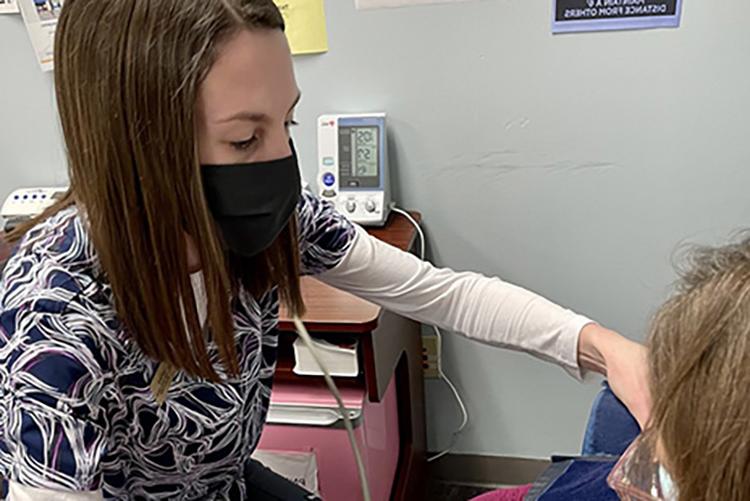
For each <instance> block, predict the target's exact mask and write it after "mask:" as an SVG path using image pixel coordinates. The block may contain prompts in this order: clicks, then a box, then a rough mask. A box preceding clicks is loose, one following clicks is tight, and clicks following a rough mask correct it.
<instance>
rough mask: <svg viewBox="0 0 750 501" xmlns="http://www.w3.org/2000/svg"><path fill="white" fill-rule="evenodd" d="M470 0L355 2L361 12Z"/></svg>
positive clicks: (364, 0) (381, 0)
mask: <svg viewBox="0 0 750 501" xmlns="http://www.w3.org/2000/svg"><path fill="white" fill-rule="evenodd" d="M467 1H469V0H354V5H355V7H356V8H357V9H359V10H368V9H392V8H396V7H410V6H412V5H427V4H433V3H456V2H467Z"/></svg>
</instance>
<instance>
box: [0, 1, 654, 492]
mask: <svg viewBox="0 0 750 501" xmlns="http://www.w3.org/2000/svg"><path fill="white" fill-rule="evenodd" d="M283 30H284V23H283V19H282V17H281V15H280V14H279V11H278V9H277V8H276V7H275V5H274V3H273V2H272V1H271V0H107V1H102V0H67V1H66V2H65V5H64V7H63V9H62V12H61V15H60V20H59V26H58V30H57V34H56V40H55V64H56V73H55V87H56V94H57V102H58V106H59V111H60V119H61V122H62V130H63V135H64V139H65V145H66V149H67V157H68V167H69V173H70V192H69V193H68V195H67V196H66V197H65V199H64V200H62V201H61V202H60V203H58V204H56V205H55V206H53V207H51V208H50V210H48V211H47V212H46V213H45V214H43V215H42V216H41V217H39V218H38V219H37V220H35V221H33V222H32V223H31V224H29V225H28V226H26V227H24V228H19V229H18V230H17V231H16V233H15V234H14V235H13V238H14V239H15V242H16V247H17V249H16V251H15V254H14V256H13V257H12V258H11V259H10V261H9V263H8V265H7V267H6V269H5V271H4V273H3V277H2V281H1V282H0V476H3V477H5V478H6V479H8V480H9V491H10V498H11V499H48V498H54V499H63V496H66V497H65V499H71V500H74V499H100V498H107V499H150V498H177V499H184V500H192V499H196V500H197V499H213V498H216V499H227V498H228V499H248V498H252V499H295V498H299V499H301V498H303V497H305V495H306V494H305V493H303V492H302V491H301V490H299V489H295V488H294V487H293V486H291V485H290V484H288V483H284V482H282V481H280V480H279V479H278V478H275V477H272V476H271V475H270V474H269V473H268V472H266V471H265V470H263V469H262V468H260V467H259V466H258V465H257V463H255V462H253V461H252V460H251V458H250V455H251V453H252V451H253V449H254V448H255V446H256V444H257V442H258V438H259V436H260V432H261V430H262V427H263V421H264V419H265V416H266V412H267V408H268V402H269V396H270V392H271V382H272V377H273V372H274V368H275V361H276V347H277V342H278V338H277V334H276V323H277V317H278V308H279V302H280V301H281V302H283V303H284V304H285V305H286V306H287V307H288V308H289V310H290V311H291V312H293V313H297V314H302V313H303V312H304V304H303V301H302V297H301V294H300V286H299V277H300V275H302V274H315V275H319V276H320V278H321V279H322V280H324V281H326V282H327V283H329V284H332V285H334V286H337V287H340V288H343V289H346V290H349V291H351V292H353V293H355V294H358V295H360V296H362V297H364V298H367V299H369V300H371V301H373V302H376V303H379V304H381V305H383V306H384V307H386V308H390V309H392V310H394V311H396V312H398V313H401V314H403V315H406V316H409V317H411V318H414V319H416V320H419V321H425V322H430V323H435V324H438V325H441V326H443V327H445V328H447V329H451V330H453V331H456V332H459V333H462V334H464V335H467V336H469V337H471V338H474V339H477V340H479V341H482V342H486V343H489V344H494V345H498V346H504V347H509V348H513V349H518V350H523V351H526V352H529V353H531V354H534V355H537V356H539V357H542V358H544V359H546V360H549V361H553V362H555V363H557V364H559V365H561V366H562V367H564V368H566V369H568V370H569V371H570V372H571V373H573V374H575V375H579V374H580V372H581V370H585V369H589V370H594V371H598V372H601V373H607V374H608V376H609V379H610V381H611V382H612V384H613V387H614V388H615V390H616V391H617V392H618V393H619V395H620V396H621V398H622V399H623V400H624V401H625V402H626V403H628V405H629V406H630V407H631V409H632V410H633V411H634V412H635V413H636V414H637V415H638V416H639V417H640V418H641V419H642V420H645V419H646V417H647V414H648V407H649V404H648V393H647V390H646V387H645V374H646V371H645V363H644V352H643V349H642V347H641V346H640V345H638V344H636V343H633V342H632V341H629V340H627V339H625V338H624V337H622V336H620V335H618V334H616V333H614V332H612V331H609V330H607V329H605V328H603V327H600V326H598V325H596V324H595V323H593V322H591V321H590V320H589V319H587V318H585V317H582V316H579V315H576V314H575V313H573V312H571V311H569V310H566V309H564V308H561V307H559V306H557V305H555V304H553V303H551V302H549V301H547V300H545V299H543V298H541V297H540V296H537V295H536V294H533V293H531V292H529V291H526V290H523V289H521V288H518V287H515V286H512V285H510V284H507V283H504V282H502V281H501V280H499V279H496V278H495V279H491V278H486V277H482V276H480V275H477V274H472V273H455V272H453V271H450V270H438V269H436V268H434V267H432V266H431V265H429V264H427V263H423V262H421V261H419V260H418V259H416V258H415V257H413V256H411V255H409V254H407V253H403V252H400V251H397V250H396V249H394V248H392V247H389V246H387V245H385V244H383V243H381V242H379V241H377V240H375V239H373V238H371V237H369V236H368V235H367V233H365V232H364V231H362V230H361V229H360V228H358V227H356V226H355V225H353V224H351V223H350V222H349V221H347V220H346V219H345V218H344V217H342V216H341V215H340V214H338V213H336V211H335V210H334V209H333V208H332V206H331V205H329V204H327V203H325V202H322V201H320V200H318V199H317V198H315V197H314V196H313V195H312V194H310V193H308V192H306V191H301V189H300V178H299V170H298V166H297V158H296V154H295V152H294V148H293V144H292V142H291V139H290V135H289V128H290V127H291V126H292V125H293V124H294V109H295V106H296V104H297V102H298V101H299V98H300V93H299V90H298V88H297V85H296V82H295V78H294V72H293V68H292V59H291V56H290V52H289V47H288V44H287V42H286V39H285V37H284V32H283ZM45 496H46V497H45Z"/></svg>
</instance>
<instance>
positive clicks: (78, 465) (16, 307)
mask: <svg viewBox="0 0 750 501" xmlns="http://www.w3.org/2000/svg"><path fill="white" fill-rule="evenodd" d="M297 211H298V217H299V227H300V239H299V240H300V248H301V255H302V268H303V272H304V273H305V274H316V273H321V272H323V271H325V270H328V269H331V268H333V267H334V266H336V264H338V263H339V262H341V261H342V260H343V258H344V256H345V255H346V253H347V252H348V249H349V248H350V247H351V243H352V241H353V239H354V235H355V229H354V227H353V226H352V225H351V224H350V223H349V222H347V220H346V219H344V218H343V216H341V215H340V214H338V213H337V212H336V211H335V210H334V209H333V207H332V206H331V205H330V204H328V203H326V202H323V201H321V200H319V199H317V198H315V197H314V196H313V195H311V194H310V193H309V192H304V193H303V195H302V198H301V200H300V204H299V206H298V209H297ZM135 265H137V263H134V266H135ZM278 312H279V301H278V295H277V293H276V291H272V292H269V293H268V294H266V295H264V296H263V297H260V298H254V297H250V295H249V294H248V293H246V292H244V291H242V292H241V293H240V297H239V298H238V299H237V300H235V301H234V304H233V317H234V322H235V329H236V340H237V348H238V349H237V351H238V356H239V361H240V367H241V374H240V376H238V377H237V378H232V379H223V381H224V382H222V383H219V384H216V383H212V382H209V381H206V380H203V379H200V378H195V377H192V376H188V375H185V374H184V373H182V372H181V373H179V374H178V375H177V376H176V377H175V379H174V381H173V383H172V386H171V387H170V390H169V394H168V396H167V400H166V402H165V403H164V404H163V405H162V406H159V405H157V404H156V402H155V401H154V397H153V395H152V393H151V389H150V383H151V380H152V378H153V376H154V374H155V371H156V368H157V366H158V364H157V363H156V362H154V361H153V360H151V359H149V358H148V357H146V356H145V355H144V354H143V353H142V352H141V350H140V349H139V348H138V346H137V345H136V343H135V342H134V341H133V339H132V338H131V337H130V336H129V335H128V334H127V332H125V331H124V330H123V327H122V324H121V322H120V321H119V320H118V317H117V314H116V312H115V310H114V306H113V297H112V292H111V288H110V287H109V286H108V284H107V283H106V282H105V281H104V280H103V279H102V273H101V269H100V267H99V265H98V262H97V257H96V251H95V249H94V248H93V246H92V244H91V241H90V239H89V237H88V235H87V232H86V227H85V224H84V222H83V220H82V217H81V216H80V215H79V213H78V210H77V209H76V208H75V207H71V208H69V209H66V210H63V211H61V212H60V213H58V214H57V215H55V216H53V217H52V218H50V219H49V220H47V221H46V222H44V223H41V224H40V225H39V226H37V227H36V228H35V229H34V230H32V231H31V232H29V234H28V235H27V236H26V237H25V238H24V240H23V242H22V243H21V245H20V246H19V249H18V250H17V252H16V254H15V255H14V256H13V257H12V258H11V260H10V261H9V262H8V265H7V267H6V268H5V270H4V272H3V276H2V280H1V281H0V477H3V478H6V479H10V480H12V481H14V482H18V483H19V484H22V485H26V486H30V487H39V488H46V489H56V490H74V491H93V490H98V489H101V490H102V491H103V493H104V497H105V499H158V498H164V499H167V498H168V499H181V500H198V499H200V500H204V499H244V498H245V485H244V479H243V472H244V465H245V464H246V463H247V461H248V459H249V457H250V455H251V454H252V452H253V450H254V449H255V447H256V445H257V443H258V440H259V438H260V434H261V431H262V428H263V423H264V421H265V418H266V413H267V411H268V405H269V399H270V394H271V383H272V379H273V374H274V369H275V365H276V351H277V345H278V333H277V330H276V328H277V323H278ZM208 348H209V355H211V357H212V359H215V360H217V359H218V350H217V348H216V346H215V345H213V344H209V346H208ZM217 372H218V373H219V375H220V376H226V373H224V372H223V371H222V368H221V367H217Z"/></svg>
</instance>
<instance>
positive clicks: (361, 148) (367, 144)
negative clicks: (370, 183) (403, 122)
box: [351, 127, 378, 177]
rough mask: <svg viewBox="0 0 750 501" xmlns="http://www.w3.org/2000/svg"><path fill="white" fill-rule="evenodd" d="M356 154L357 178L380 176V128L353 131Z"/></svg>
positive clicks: (352, 136)
mask: <svg viewBox="0 0 750 501" xmlns="http://www.w3.org/2000/svg"><path fill="white" fill-rule="evenodd" d="M351 140H352V151H353V152H354V155H353V157H354V162H353V164H354V165H353V167H354V168H353V171H354V172H353V174H354V175H355V176H357V177H374V176H377V175H378V128H377V127H357V128H352V129H351Z"/></svg>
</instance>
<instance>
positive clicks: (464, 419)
mask: <svg viewBox="0 0 750 501" xmlns="http://www.w3.org/2000/svg"><path fill="white" fill-rule="evenodd" d="M391 210H392V211H393V212H396V213H398V214H401V215H402V216H404V217H405V218H406V220H407V221H409V223H411V224H412V225H413V226H414V228H415V229H416V230H417V235H418V236H419V257H420V259H422V261H424V260H425V252H426V248H427V243H426V241H427V240H426V238H425V235H424V231H423V230H422V227H421V226H420V225H419V223H418V222H417V221H416V220H415V219H414V218H413V217H412V215H411V214H409V213H408V212H407V211H405V210H403V209H400V208H398V207H395V206H394V207H391ZM431 327H432V329H433V330H434V331H435V336H436V337H437V370H438V376H440V379H442V380H443V381H444V382H445V384H446V385H448V388H450V390H451V392H452V393H453V396H454V397H455V399H456V403H457V404H458V407H459V409H460V410H461V425H460V426H459V427H458V428H456V430H455V431H454V432H453V436H452V437H451V442H450V445H449V446H448V447H447V448H446V449H444V450H442V451H441V452H439V453H437V454H435V455H434V456H431V457H429V458H427V462H430V463H431V462H433V461H437V460H438V459H440V458H441V457H443V456H445V455H446V454H448V453H449V452H450V451H451V450H453V447H455V446H456V441H457V440H458V435H460V434H461V432H463V431H464V429H465V428H466V425H467V424H468V423H469V412H468V411H467V410H466V405H464V401H463V399H462V398H461V394H460V393H459V392H458V389H457V388H456V385H454V384H453V381H451V380H450V378H449V377H448V376H447V375H446V374H445V372H444V371H443V333H442V332H440V329H438V328H437V327H436V326H434V325H433V326H431Z"/></svg>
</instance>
